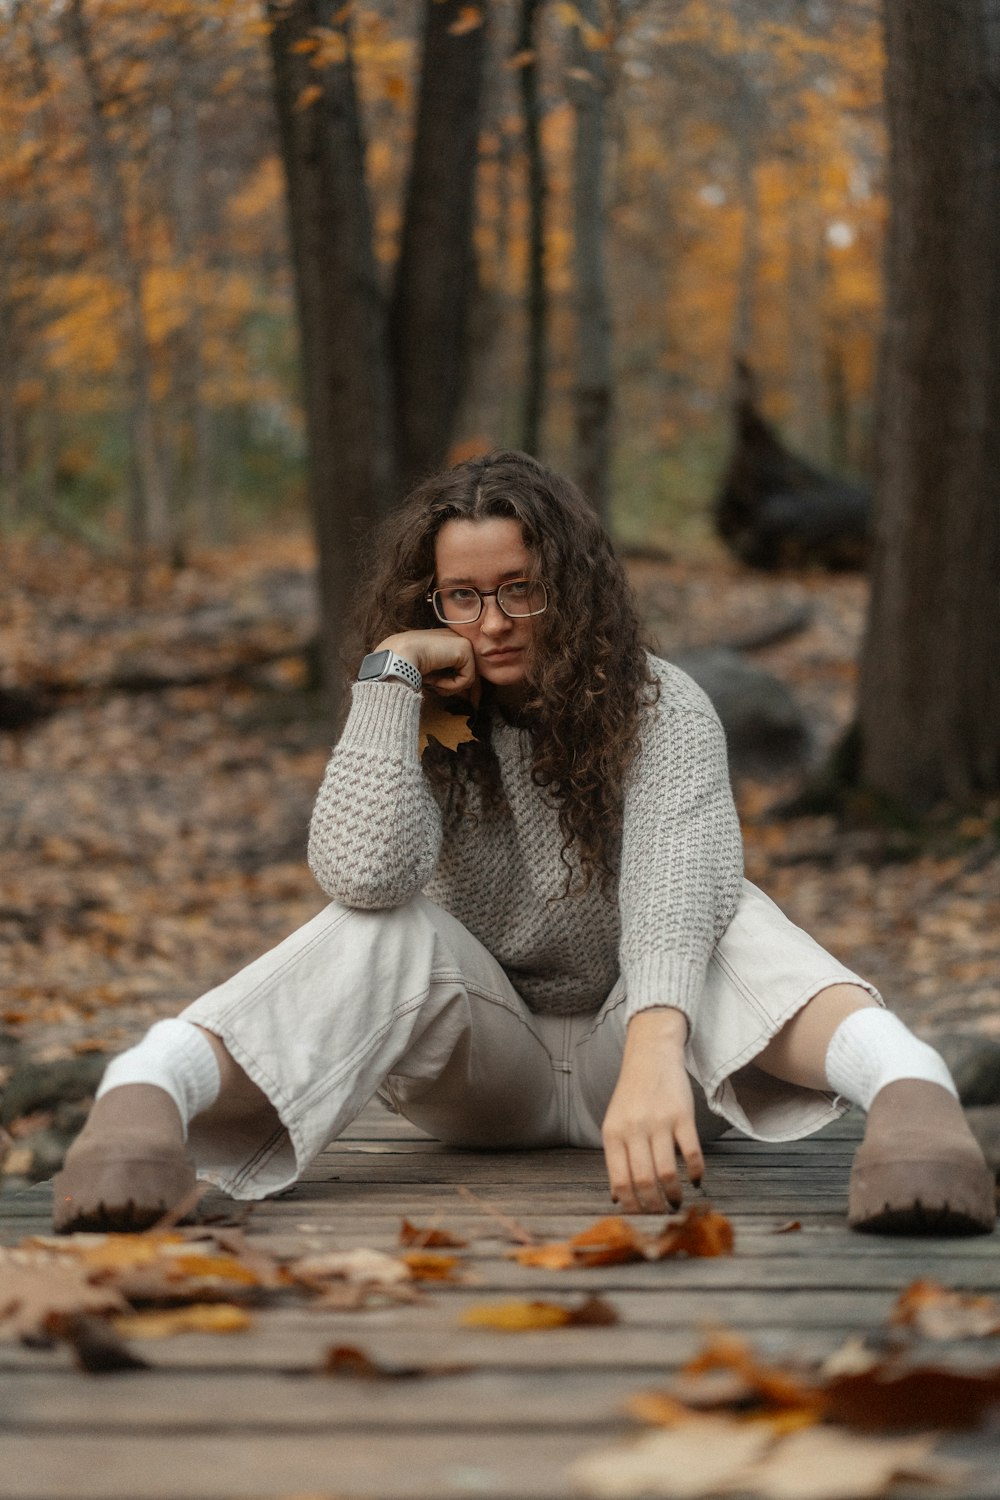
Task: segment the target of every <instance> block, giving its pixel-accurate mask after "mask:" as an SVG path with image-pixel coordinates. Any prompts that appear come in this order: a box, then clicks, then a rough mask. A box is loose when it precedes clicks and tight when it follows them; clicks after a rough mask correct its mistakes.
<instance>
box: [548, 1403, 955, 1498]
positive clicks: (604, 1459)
mask: <svg viewBox="0 0 1000 1500" xmlns="http://www.w3.org/2000/svg"><path fill="white" fill-rule="evenodd" d="M933 1447H934V1439H933V1437H911V1438H904V1439H897V1440H895V1441H891V1440H886V1439H880V1438H859V1437H857V1436H856V1435H855V1434H853V1433H844V1432H838V1431H836V1430H834V1429H829V1428H819V1427H811V1428H809V1429H808V1430H807V1431H805V1432H794V1433H792V1434H791V1435H790V1436H787V1437H777V1438H776V1437H775V1436H774V1434H773V1432H771V1431H770V1430H769V1428H768V1427H767V1426H766V1425H764V1424H761V1423H753V1422H740V1421H737V1420H735V1419H734V1418H731V1417H730V1418H726V1417H694V1418H692V1419H691V1420H690V1421H689V1422H687V1423H686V1424H685V1425H682V1426H678V1427H675V1428H672V1429H671V1430H669V1431H665V1432H656V1433H650V1434H649V1435H648V1436H646V1437H644V1438H642V1439H640V1441H639V1442H638V1443H635V1444H633V1445H632V1446H631V1447H627V1448H626V1447H616V1448H611V1449H605V1450H603V1451H601V1452H599V1453H594V1454H590V1455H588V1456H587V1457H585V1458H583V1459H580V1460H578V1462H577V1463H576V1464H574V1465H573V1468H572V1470H571V1475H572V1477H573V1479H574V1480H575V1481H576V1482H577V1484H578V1485H579V1486H580V1487H581V1488H582V1489H583V1490H584V1491H585V1493H586V1494H588V1495H594V1496H597V1497H599V1500H633V1497H638V1496H648V1497H651V1500H656V1497H661V1500H697V1497H700V1496H708V1495H714V1494H741V1495H759V1496H762V1497H763V1500H870V1497H871V1500H873V1497H877V1496H880V1495H884V1494H885V1493H886V1492H887V1491H888V1490H889V1488H890V1486H891V1485H892V1484H893V1483H894V1481H895V1480H897V1479H917V1480H923V1481H929V1482H935V1481H936V1482H944V1483H951V1482H953V1481H954V1480H955V1479H956V1478H958V1477H960V1474H962V1473H965V1472H966V1471H965V1466H964V1465H955V1464H951V1463H949V1464H947V1465H945V1464H943V1463H942V1462H941V1461H940V1460H936V1459H934V1458H933V1456H932V1455H933Z"/></svg>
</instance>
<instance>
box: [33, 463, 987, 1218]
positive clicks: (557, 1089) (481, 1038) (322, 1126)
mask: <svg viewBox="0 0 1000 1500" xmlns="http://www.w3.org/2000/svg"><path fill="white" fill-rule="evenodd" d="M374 555H375V557H376V559H377V571H376V574H375V576H374V579H373V580H372V582H371V584H370V586H369V588H368V591H367V598H366V602H365V607H364V611H363V615H362V627H361V631H362V636H363V644H364V646H365V647H366V648H367V649H368V654H367V655H366V656H365V657H364V660H363V661H362V663H361V667H360V670H359V673H358V679H359V680H358V682H357V683H356V685H355V687H354V690H353V706H352V708H351V711H350V715H349V717H348V719H347V722H346V726H345V728H344V731H343V734H342V736H341V738H340V740H339V742H338V744H337V747H336V749H335V750H334V752H333V756H332V758H331V760H330V763H329V766H328V768H327V772H326V776H325V779H324V782H323V786H322V789H321V791H320V794H319V798H318V800H317V803H316V808H315V812H314V814H313V819H312V825H311V829H310V842H309V857H310V863H311V866H312V868H313V871H314V872H315V874H316V877H317V879H318V881H319V883H320V885H321V886H322V887H323V889H324V890H325V891H326V892H327V894H328V895H329V896H330V897H331V898H332V904H331V905H330V906H329V907H327V908H326V910H325V911H323V912H322V913H320V915H319V916H317V917H315V918H314V919H313V920H312V921H311V922H309V923H307V924H306V926H305V927H303V928H302V929H300V930H299V931H298V932H296V933H294V934H292V936H291V937H289V938H288V939H286V941H285V942H284V943H282V944H281V945H280V946H279V947H278V948H276V949H275V950H274V951H273V952H271V953H268V954H265V955H264V956H263V957H262V958H260V959H258V960H257V961H256V962H255V963H253V964H251V965H250V966H249V968H247V969H245V970H244V971H243V972H242V973H240V974H238V975H236V976H235V977H234V978H233V979H230V980H229V981H227V982H226V983H225V984H222V985H220V986H219V987H218V988H217V989H215V990H213V991H211V992H210V993H209V994H207V995H205V996H203V997H202V998H201V999H200V1000H197V1001H196V1002H195V1003H194V1004H193V1005H191V1006H189V1007H188V1009H187V1010H186V1011H184V1013H183V1014H182V1015H181V1016H180V1017H178V1018H177V1019H174V1020H168V1021H161V1022H159V1023H158V1024H157V1025H156V1026H154V1027H153V1029H152V1030H151V1032H150V1033H149V1034H148V1036H147V1037H146V1038H145V1040H144V1041H142V1042H141V1043H140V1044H139V1045H138V1046H137V1047H135V1048H133V1049H132V1050H131V1051H130V1052H127V1053H125V1054H124V1055H123V1056H122V1057H120V1058H118V1059H116V1060H115V1061H114V1062H112V1064H111V1065H110V1067H109V1068H108V1070H107V1073H106V1075H105V1078H104V1080H103V1082H102V1085H101V1088H100V1090H99V1094H98V1099H97V1102H96V1104H95V1107H94V1110H93V1112H92V1114H91V1117H90V1120H89V1121H88V1124H87V1127H86V1129H85V1130H84V1132H83V1133H82V1135H81V1136H80V1138H79V1139H78V1141H77V1142H76V1143H75V1144H74V1146H73V1147H72V1149H71V1151H70V1153H69V1155H68V1157H67V1162H66V1166H65V1168H64V1170H63V1172H62V1173H61V1174H60V1176H59V1177H58V1178H57V1179H56V1195H55V1222H56V1227H57V1228H59V1229H62V1230H70V1229H74V1228H83V1227H126V1228H127V1227H135V1226H139V1225H144V1224H148V1223H150V1222H152V1221H153V1220H154V1219H155V1218H156V1217H157V1216H158V1215H159V1214H160V1213H161V1212H162V1211H163V1210H164V1209H165V1208H167V1207H169V1206H171V1205H172V1204H174V1203H175V1202H178V1201H179V1200H180V1199H181V1198H182V1197H183V1196H184V1195H185V1194H186V1193H187V1192H188V1191H189V1190H190V1188H191V1186H192V1185H193V1183H194V1180H195V1174H196V1172H197V1174H198V1175H200V1176H203V1177H207V1178H208V1179H210V1180H211V1181H213V1182H215V1183H217V1184H219V1185H220V1186H221V1187H223V1188H225V1189H226V1190H227V1191H228V1192H230V1193H232V1194H234V1195H235V1196H237V1197H243V1198H255V1197H260V1196H263V1195H264V1194H266V1193H272V1192H275V1191H277V1190H279V1189H281V1188H284V1187H286V1186H287V1185H288V1184H290V1183H292V1182H294V1181H295V1179H296V1178H297V1176H298V1175H299V1174H300V1173H301V1172H302V1171H303V1169H304V1168H305V1167H306V1166H307V1164H308V1163H309V1161H310V1160H311V1159H312V1158H313V1157H314V1156H315V1154H316V1153H317V1152H318V1151H319V1150H320V1149H322V1147H323V1146H324V1145H325V1144H326V1143H327V1142H329V1141H330V1140H332V1139H334V1138H335V1137H336V1136H337V1135H338V1133H339V1132H340V1131H341V1130H342V1129H343V1128H344V1127H345V1126H346V1125H347V1124H348V1122H349V1121H350V1120H351V1119H352V1118H353V1117H354V1116H355V1115H356V1114H357V1113H358V1111H359V1110H360V1109H361V1108H362V1107H363V1105H364V1104H365V1103H366V1102H367V1101H368V1100H369V1099H370V1098H371V1097H372V1095H373V1094H375V1093H376V1092H379V1093H381V1094H382V1096H383V1097H384V1098H385V1099H386V1100H387V1102H389V1103H390V1105H391V1106H392V1107H394V1108H396V1109H397V1110H399V1111H401V1112H402V1113H403V1114H405V1115H406V1116H408V1117H409V1118H410V1119H411V1120H413V1121H415V1122H416V1123H417V1124H418V1125H420V1126H423V1127H424V1128H425V1129H427V1130H429V1131H430V1132H431V1133H432V1134H434V1135H436V1136H438V1137H439V1138H440V1139H442V1140H444V1141H447V1142H451V1143H453V1144H456V1145H460V1146H470V1147H477V1146H491V1147H496V1146H507V1147H517V1148H523V1147H529V1146H550V1145H551V1146H555V1145H567V1144H569V1145H576V1146H583V1147H599V1146H603V1150H604V1153H605V1158H606V1163H607V1170H608V1179H609V1184H610V1188H611V1193H612V1196H613V1198H614V1199H615V1200H616V1201H617V1203H618V1204H619V1206H620V1207H621V1208H622V1209H623V1210H625V1211H627V1212H659V1211H662V1210H663V1208H664V1207H665V1205H667V1204H669V1205H671V1206H676V1205H678V1204H679V1203H680V1201H681V1194H682V1189H681V1178H680V1172H679V1166H678V1159H681V1160H682V1161H683V1164H684V1166H685V1168H686V1172H687V1176H688V1178H689V1179H690V1180H691V1181H692V1182H695V1183H697V1182H699V1181H700V1179H701V1177H702V1175H703V1172H704V1161H703V1156H702V1149H701V1141H702V1140H703V1139H706V1138H711V1136H712V1135H713V1134H718V1133H720V1131H721V1130H724V1129H725V1128H726V1127H727V1126H728V1125H730V1124H731V1125H736V1126H738V1127H739V1128H740V1129H742V1130H743V1131H745V1132H747V1133H748V1134H750V1135H752V1136H755V1137H757V1138H759V1139H763V1140H787V1139H790V1138H796V1137H799V1136H802V1135H806V1134H808V1133H809V1132H811V1131H813V1130H816V1129H818V1128H819V1127H820V1126H821V1125H823V1124H825V1123H826V1122H827V1121H829V1120H831V1119H833V1118H834V1117H835V1116H836V1115H837V1114H838V1113H839V1112H840V1111H841V1110H842V1109H843V1108H845V1107H846V1104H847V1102H853V1103H856V1104H859V1105H861V1106H862V1107H863V1108H864V1109H865V1110H866V1111H868V1122H867V1130H866V1134H865V1139H864V1142H863V1144H862V1145H861V1147H860V1148H859V1151H858V1153H857V1158H856V1161H855V1165H854V1169H853V1172H852V1176H851V1185H850V1202H849V1220H850V1222H851V1224H852V1225H853V1226H854V1227H855V1228H858V1229H874V1230H887V1231H902V1232H906V1231H928V1230H930V1231H935V1230H939V1231H945V1232H987V1231H989V1230H990V1229H991V1228H992V1227H993V1223H994V1217H995V1208H994V1186H993V1179H992V1176H991V1174H990V1172H989V1170H988V1168H987V1167H986V1164H985V1162H984V1161H983V1158H982V1155H981V1153H980V1151H979V1148H978V1146H977V1145H976V1143H975V1141H974V1139H973V1137H972V1135H971V1133H970V1132H969V1130H968V1128H967V1126H966V1124H965V1120H964V1117H963V1114H962V1111H961V1108H960V1106H959V1104H958V1101H957V1097H956V1094H955V1089H954V1085H953V1083H952V1080H951V1077H950V1075H949V1073H948V1071H947V1068H946V1067H945V1064H944V1062H943V1061H942V1059H941V1058H940V1057H939V1056H938V1055H937V1054H936V1053H935V1052H934V1051H933V1050H932V1049H931V1048H930V1047H928V1046H927V1045H926V1044H925V1043H923V1042H921V1041H918V1040H917V1039H916V1038H915V1037H913V1036H912V1035H911V1034H910V1032H908V1031H907V1029H906V1028H905V1027H904V1026H903V1024H902V1023H901V1022H900V1021H899V1020H898V1019H897V1018H896V1017H894V1016H892V1015H891V1014H890V1013H889V1012H888V1011H886V1010H885V1009H884V1008H883V1007H882V1005H881V1001H880V1000H879V997H878V995H877V994H876V992H875V990H874V989H873V988H872V986H871V985H870V984H868V983H866V982H865V981H864V980H862V979H859V978H858V977H857V976H856V975H855V974H853V973H851V971H850V970H848V969H846V968H844V966H843V965H842V964H840V963H838V962H837V961H836V960H835V959H833V958H831V957H830V956H829V955H828V954H827V953H825V952H824V951H823V950H822V949H821V948H820V947H818V945H817V944H815V943H814V942H813V941H812V939H811V938H809V937H807V936H806V934H805V933H803V932H801V931H800V930H799V929H798V928H796V927H794V926H793V925H792V924H791V923H790V922H788V921H787V919H786V918H785V917H784V916H783V915H782V914H781V912H779V911H778V909H777V908H776V907H775V906H774V905H773V904H772V903H771V902H770V901H769V900H768V899H767V898H766V897H765V896H764V895H763V894H762V893H761V892H760V891H758V890H756V889H755V888H754V887H753V886H751V885H749V884H748V883H747V882H745V881H743V879H742V859H741V846H740V835H739V826H738V823H737V817H736V812H735V809H734V806H733V801H732V797H731V794H730V789H729V779H728V774H727V766H726V753H725V743H724V739H723V735H722V730H721V728H720V725H719V722H718V719H717V718H716V715H715V713H714V711H713V709H712V707H711V705H710V703H709V702H708V700H707V698H706V697H705V696H704V694H703V693H702V692H701V691H700V690H699V689H698V688H697V687H696V686H695V685H694V683H692V682H691V681H690V679H688V678H687V677H685V676H684V674H683V673H681V672H680V671H678V670H677V669H676V668H674V667H671V666H668V665H667V664H666V663H664V662H662V661H658V660H657V659H656V658H654V657H652V656H649V655H648V654H647V653H646V652H645V651H644V650H643V648H642V645H641V641H640V631H639V626H638V621H637V618H636V614H635V610H634V608H633V605H632V602H631V599H630V595H629V591H628V587H627V584H626V581H625V578H624V575H623V572H622V569H621V567H620V565H619V563H618V562H617V560H616V559H615V557H614V554H613V552H612V549H611V545H610V542H609V539H608V537H607V535H606V533H605V532H604V530H603V528H602V527H601V525H600V523H599V522H598V521H597V519H596V518H595V516H594V514H593V512H592V511H591V510H590V509H589V507H588V506H587V505H586V503H585V502H584V500H583V499H582V497H581V496H580V494H579V493H578V491H577V490H576V489H575V488H574V486H573V485H572V484H571V483H570V482H569V481H568V480H566V479H564V478H562V477H560V476H559V475H557V474H554V473H551V472H550V471H548V470H546V469H545V468H543V467H542V465H541V464H539V463H537V462H535V461H534V460H533V459H531V458H529V457H527V456H526V455H524V454H520V453H513V452H504V453H494V454H490V455H487V456H486V457H484V458H478V459H474V460H470V461H469V462H467V463H463V464H460V465H459V466H458V467H457V468H454V469H452V470H450V471H448V472H446V473H445V474H443V475H439V476H437V477H436V478H434V479H431V480H429V481H427V482H426V483H424V484H422V485H421V486H420V487H419V488H418V489H417V490H416V491H415V492H414V493H413V494H412V495H411V496H410V497H409V499H408V500H407V501H406V502H405V504H404V505H403V506H402V507H401V509H400V510H399V511H398V512H397V514H396V515H395V516H394V517H392V518H391V519H390V521H389V522H388V524H387V525H386V527H385V529H384V532H383V535H382V537H381V539H380V541H379V543H378V545H377V546H376V548H375V549H374ZM448 699H455V700H458V701H459V702H461V703H464V704H465V706H466V709H467V711H468V712H470V713H471V714H472V720H471V723H472V728H473V730H474V733H475V738H474V739H471V740H468V741H466V742H464V743H461V744H459V745H458V746H457V748H455V749H447V748H445V747H444V746H443V745H442V744H440V743H431V744H430V745H429V747H428V749H427V751H426V753H425V754H424V756H423V758H421V754H420V744H419V735H420V718H421V709H422V707H426V705H428V704H431V705H433V704H435V703H436V704H438V705H439V706H440V705H441V704H442V703H447V700H448ZM459 722H461V721H459ZM438 734H439V736H440V737H443V738H447V736H443V735H442V732H441V731H440V729H439V730H438Z"/></svg>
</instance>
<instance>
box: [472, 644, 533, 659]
mask: <svg viewBox="0 0 1000 1500" xmlns="http://www.w3.org/2000/svg"><path fill="white" fill-rule="evenodd" d="M523 650H524V647H523V646H506V647H505V648H504V649H503V650H502V651H484V652H483V653H482V659H483V661H494V662H502V661H507V660H508V659H509V658H510V657H512V656H520V654H521V652H522V651H523Z"/></svg>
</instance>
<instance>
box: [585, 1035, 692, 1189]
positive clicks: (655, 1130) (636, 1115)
mask: <svg viewBox="0 0 1000 1500" xmlns="http://www.w3.org/2000/svg"><path fill="white" fill-rule="evenodd" d="M686 1040H687V1018H686V1017H685V1016H684V1014H683V1012H681V1011H679V1010H675V1009H673V1008H672V1007H664V1008H663V1009H659V1010H643V1011H639V1013H638V1014H637V1015H635V1016H633V1017H632V1020H631V1021H630V1022H629V1027H628V1031H627V1033H626V1037H625V1052H624V1055H623V1057H622V1065H621V1071H620V1073H619V1075H618V1083H617V1084H616V1086H615V1091H614V1093H613V1094H612V1096H611V1103H610V1104H609V1105H608V1110H607V1114H606V1115H605V1116H604V1124H603V1126H602V1130H601V1135H602V1138H603V1142H604V1159H605V1161H606V1163H607V1168H608V1181H609V1183H610V1185H611V1196H612V1197H613V1198H614V1199H615V1200H616V1202H617V1203H618V1204H619V1205H620V1206H621V1208H622V1209H624V1211H625V1212H626V1213H662V1212H663V1211H664V1208H665V1207H666V1206H667V1205H668V1204H669V1206H670V1207H671V1208H679V1207H680V1204H681V1198H682V1188H681V1181H680V1177H679V1176H678V1172H677V1153H678V1151H679V1152H680V1154H681V1156H683V1158H684V1162H685V1165H686V1167H687V1174H688V1177H689V1179H690V1180H691V1182H693V1183H694V1184H695V1185H696V1186H697V1184H698V1183H700V1181H701V1179H702V1176H703V1174H704V1171H705V1159H704V1157H703V1156H702V1153H701V1143H700V1141H699V1140H698V1132H697V1130H696V1129H695V1123H694V1097H693V1095H692V1093H691V1082H690V1080H689V1078H688V1075H687V1072H686V1070H685V1068H684V1043H685V1041H686Z"/></svg>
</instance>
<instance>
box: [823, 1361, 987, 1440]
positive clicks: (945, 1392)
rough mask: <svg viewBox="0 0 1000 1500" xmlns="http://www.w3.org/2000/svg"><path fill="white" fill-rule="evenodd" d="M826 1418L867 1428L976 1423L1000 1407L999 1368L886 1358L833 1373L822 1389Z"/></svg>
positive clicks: (847, 1424)
mask: <svg viewBox="0 0 1000 1500" xmlns="http://www.w3.org/2000/svg"><path fill="white" fill-rule="evenodd" d="M823 1390H824V1396H825V1399H826V1419H827V1420H828V1421H831V1422H843V1423H844V1424H845V1425H846V1426H848V1427H857V1428H859V1429H861V1430H862V1431H867V1432H885V1431H890V1430H893V1429H901V1428H908V1427H948V1428H953V1429H959V1430H960V1429H962V1428H970V1427H977V1426H978V1425H979V1423H980V1422H981V1421H982V1420H983V1418H984V1417H985V1416H986V1415H987V1413H988V1412H990V1411H992V1410H993V1409H994V1408H995V1407H997V1406H1000V1367H998V1368H995V1369H990V1370H984V1371H979V1372H977V1371H971V1370H953V1369H949V1368H948V1367H947V1366H944V1365H920V1366H905V1365H903V1366H901V1365H899V1364H898V1362H891V1361H886V1362H882V1363H879V1364H875V1365H872V1367H871V1368H870V1369H869V1370H864V1371H861V1372H859V1373H858V1374H846V1375H835V1376H833V1377H832V1378H830V1379H828V1380H827V1382H826V1384H825V1386H824V1388H823Z"/></svg>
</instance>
